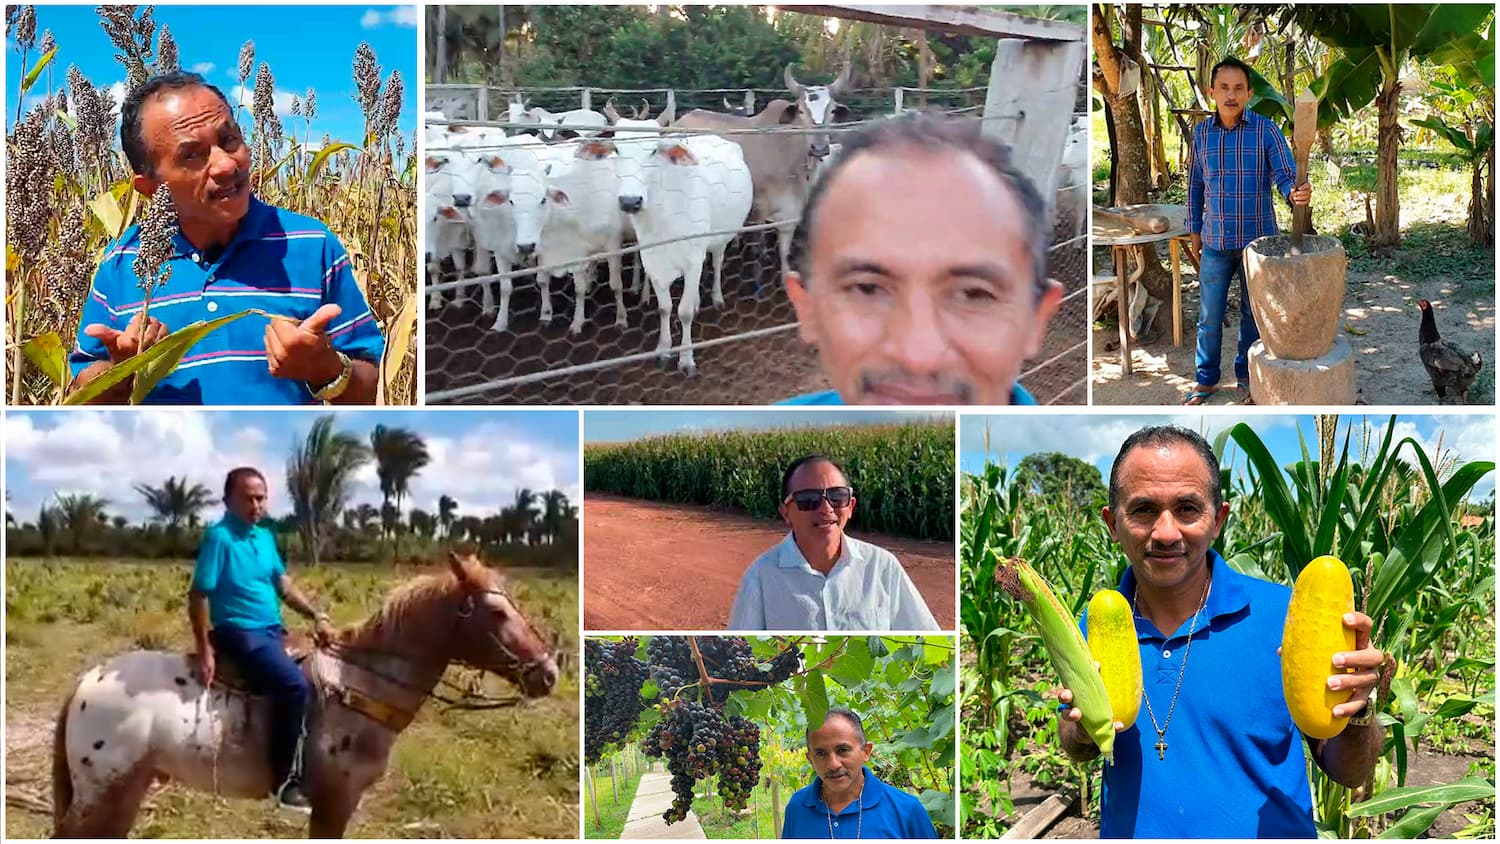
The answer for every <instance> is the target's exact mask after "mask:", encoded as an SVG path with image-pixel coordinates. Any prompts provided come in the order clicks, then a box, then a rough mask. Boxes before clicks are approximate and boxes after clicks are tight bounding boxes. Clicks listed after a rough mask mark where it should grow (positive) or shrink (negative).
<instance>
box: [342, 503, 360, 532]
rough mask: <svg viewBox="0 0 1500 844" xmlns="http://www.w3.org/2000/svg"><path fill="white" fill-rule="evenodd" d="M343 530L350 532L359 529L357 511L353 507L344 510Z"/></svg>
mask: <svg viewBox="0 0 1500 844" xmlns="http://www.w3.org/2000/svg"><path fill="white" fill-rule="evenodd" d="M344 530H347V531H349V532H350V533H353V532H354V531H356V530H359V511H358V510H356V509H354V508H353V507H349V508H346V509H345V510H344Z"/></svg>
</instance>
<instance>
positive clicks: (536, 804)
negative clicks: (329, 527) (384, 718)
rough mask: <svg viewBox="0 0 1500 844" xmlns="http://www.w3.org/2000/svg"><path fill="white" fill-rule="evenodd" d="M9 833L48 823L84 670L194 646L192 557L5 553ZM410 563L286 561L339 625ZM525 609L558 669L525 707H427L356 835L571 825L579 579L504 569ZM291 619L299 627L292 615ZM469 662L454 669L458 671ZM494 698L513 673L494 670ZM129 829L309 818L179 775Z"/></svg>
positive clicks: (237, 834)
mask: <svg viewBox="0 0 1500 844" xmlns="http://www.w3.org/2000/svg"><path fill="white" fill-rule="evenodd" d="M5 571H6V594H5V606H6V616H7V623H6V630H5V640H6V651H7V657H6V664H5V680H6V687H7V688H6V728H7V729H6V756H7V758H6V772H5V773H6V783H7V797H8V798H9V802H10V807H9V809H10V810H9V811H8V812H7V813H6V820H5V834H6V837H7V838H41V837H46V836H47V835H48V834H50V832H51V817H50V814H48V811H49V810H46V805H47V804H48V803H49V802H50V790H51V789H50V770H51V769H50V765H51V739H52V722H53V719H54V717H55V714H56V710H57V707H58V705H59V703H60V701H61V700H62V697H63V695H65V694H66V693H67V691H68V689H69V688H70V687H71V685H72V684H73V683H74V682H75V680H76V678H77V677H78V676H79V675H80V674H82V672H83V671H85V670H86V669H87V668H88V667H89V666H91V665H93V664H95V663H97V662H100V661H102V660H103V659H104V658H106V657H108V656H110V655H113V654H116V653H119V652H122V651H126V650H130V649H132V648H140V647H146V648H165V649H187V648H188V647H190V642H191V634H190V632H189V629H188V624H187V613H186V611H185V609H184V596H185V594H186V590H187V585H188V581H189V577H190V574H191V568H190V565H189V564H188V563H187V562H186V561H183V562H173V563H141V562H132V561H120V562H100V561H90V562H80V561H69V560H61V561H39V560H15V559H11V560H7V561H6V564H5ZM416 573H417V571H416V570H413V569H400V570H394V571H393V570H392V569H390V568H388V567H382V566H369V565H344V564H325V565H323V566H321V567H319V568H317V569H302V570H298V571H295V572H293V577H294V578H296V580H297V582H298V584H299V585H300V586H301V588H302V589H303V591H304V592H306V593H308V595H309V597H310V598H312V600H313V601H314V603H316V604H319V605H321V606H328V607H329V608H330V612H331V614H332V615H333V617H334V620H335V622H337V623H339V624H346V623H350V622H354V621H357V620H359V619H362V618H364V617H365V616H366V615H368V614H369V613H370V612H372V611H373V610H374V609H375V608H376V607H378V606H379V605H380V603H381V600H382V598H383V596H384V595H385V593H386V592H387V591H388V590H389V589H390V588H391V587H393V586H394V585H396V584H397V583H400V582H402V581H404V580H406V579H407V578H409V577H411V576H414V575H415V574H416ZM508 576H509V579H510V583H511V588H512V591H513V592H514V594H515V597H516V600H517V602H518V603H519V605H520V606H521V608H522V611H523V612H525V613H526V614H527V616H528V617H529V618H530V619H531V620H532V622H533V623H534V624H536V625H537V626H538V628H539V629H541V630H543V631H544V635H546V634H548V633H550V634H553V635H555V636H556V637H557V642H558V653H559V654H560V658H559V666H560V667H561V668H562V671H563V675H562V679H561V681H560V682H559V684H558V687H557V689H556V690H555V691H554V693H553V694H552V695H551V696H550V697H548V698H546V699H544V700H540V701H537V702H535V703H533V704H531V705H528V706H524V707H518V708H513V709H500V710H492V711H477V712H463V711H450V712H441V711H439V708H438V706H435V705H432V704H429V705H428V706H427V707H425V708H424V709H423V710H422V712H421V714H420V715H419V716H418V718H417V720H416V721H415V722H414V723H413V724H412V725H411V727H409V728H408V729H407V730H406V732H405V733H404V734H403V735H402V736H401V739H400V740H399V741H398V742H397V743H396V746H395V751H394V752H393V754H392V758H391V765H390V768H389V770H388V772H387V774H386V777H385V778H384V779H383V780H382V781H381V782H379V783H378V784H376V786H375V787H374V788H372V789H370V791H368V792H367V793H366V794H365V798H364V801H363V803H362V804H361V806H360V809H359V811H358V812H356V813H355V815H354V819H353V821H352V823H351V824H350V828H349V835H350V836H351V837H365V838H413V837H458V838H530V837H553V838H557V837H563V838H571V837H573V836H575V835H577V834H578V804H579V798H580V795H579V791H578V764H579V763H578V718H579V711H578V668H577V665H578V660H577V653H578V633H577V631H578V609H577V607H578V584H577V581H576V580H575V579H574V578H572V577H566V578H565V577H560V576H558V575H557V574H556V573H554V572H544V571H538V570H521V569H513V570H509V571H508ZM284 615H285V617H286V618H287V621H288V626H289V629H293V628H294V627H296V626H297V625H296V624H295V623H294V621H293V620H294V619H296V622H301V620H300V619H297V618H296V616H295V614H294V613H292V612H290V611H287V612H285V613H284ZM460 671H463V672H464V673H468V672H467V670H464V669H452V670H451V671H450V677H451V676H452V675H453V674H454V673H456V672H460ZM485 686H486V688H487V689H488V690H489V691H490V692H491V693H493V694H504V693H505V692H506V690H507V689H508V684H506V683H505V682H504V681H502V680H499V679H497V678H494V677H487V678H486V679H485ZM133 834H134V835H137V836H143V837H145V836H150V837H188V838H268V837H276V838H283V837H293V838H295V837H302V836H304V835H305V834H306V824H305V820H304V819H301V818H298V817H296V816H291V815H288V814H286V813H279V812H277V811H276V810H274V809H273V808H271V806H270V804H269V803H268V802H257V801H244V800H228V799H220V798H215V797H213V796H211V795H207V794H201V793H197V792H191V791H188V790H186V789H182V788H178V787H176V786H173V785H171V784H168V785H166V786H163V787H160V788H159V789H157V790H155V791H154V792H153V793H152V795H151V796H150V797H148V798H147V801H146V805H145V808H144V809H143V811H142V813H141V817H140V819H139V821H138V822H137V824H136V827H135V830H134V833H133Z"/></svg>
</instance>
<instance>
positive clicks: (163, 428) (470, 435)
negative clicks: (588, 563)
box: [5, 408, 580, 521]
mask: <svg viewBox="0 0 1500 844" xmlns="http://www.w3.org/2000/svg"><path fill="white" fill-rule="evenodd" d="M325 412H326V411H325ZM320 415H322V413H320V412H319V411H270V412H266V411H262V412H256V411H205V410H196V409H175V408H174V409H147V408H131V409H128V410H76V409H68V410H51V411H43V410H36V411H20V410H12V411H8V412H7V413H6V418H5V447H6V454H5V474H6V492H7V493H8V495H9V496H10V500H9V501H8V502H7V507H8V508H9V510H10V512H11V513H13V514H14V515H15V517H16V518H17V520H19V521H35V520H36V515H37V512H38V510H40V508H41V506H42V504H43V503H45V502H46V501H47V500H48V499H50V498H51V497H52V496H53V495H54V494H56V493H79V492H82V493H90V494H93V495H97V496H102V497H104V498H107V499H109V501H110V502H111V505H110V507H109V508H107V510H108V512H109V513H110V514H111V515H122V516H127V517H129V518H130V519H131V520H133V521H137V520H140V519H142V518H143V517H145V515H146V507H145V504H144V503H143V501H142V499H141V496H140V495H139V494H137V493H136V492H135V491H134V486H135V485H136V484H140V483H145V484H150V485H152V486H160V485H161V483H162V481H164V480H165V479H166V478H167V477H169V476H175V477H186V478H188V479H190V480H192V481H195V482H198V483H201V484H203V485H204V486H206V487H208V488H209V489H210V490H213V491H215V497H216V498H217V493H218V491H220V490H222V489H223V485H224V474H225V473H226V472H228V471H229V470H230V469H232V468H234V467H235V466H241V465H249V466H256V467H257V468H259V469H261V471H263V472H264V473H265V475H266V478H267V480H268V481H269V482H270V486H271V512H272V514H273V515H282V514H285V513H286V512H289V511H290V510H291V503H290V499H289V498H288V497H287V494H286V483H285V476H286V461H287V457H288V455H289V454H290V452H291V448H292V445H293V443H294V442H299V441H300V440H301V439H302V438H303V437H304V436H305V435H306V433H307V431H308V429H309V428H310V427H312V423H313V421H314V420H315V419H316V418H317V417H318V416H320ZM337 416H338V423H337V427H338V429H339V430H343V431H348V432H350V433H352V434H354V435H356V436H358V437H359V438H360V439H361V440H364V441H366V442H368V438H369V434H370V431H371V429H373V428H374V427H375V425H376V424H384V425H394V426H400V427H405V428H410V429H412V430H414V431H416V432H417V433H418V434H420V435H421V436H422V437H423V438H424V439H425V440H426V441H427V447H428V452H429V454H430V455H431V457H432V460H431V462H430V463H429V464H428V465H427V467H426V468H424V469H423V470H422V472H421V474H419V475H418V476H417V477H416V479H415V480H414V481H413V482H412V493H411V497H410V498H409V499H408V504H407V506H408V508H410V507H420V508H422V509H425V510H428V511H432V510H435V509H436V507H437V498H438V496H439V495H441V494H444V493H446V494H448V495H451V496H453V497H454V498H455V499H457V500H458V502H459V512H460V513H471V514H480V513H491V512H495V511H497V510H499V508H500V507H501V506H502V505H505V504H508V503H509V502H510V501H512V500H513V499H514V496H515V491H516V490H517V489H518V488H520V487H522V486H525V487H529V488H530V489H532V490H546V489H561V490H562V491H564V492H566V493H567V494H568V498H569V499H570V500H572V501H573V502H575V503H577V502H578V501H579V500H580V497H579V487H578V413H577V411H573V410H521V409H503V410H499V409H474V410H470V409H459V410H362V411H339V412H338V413H337ZM366 502H368V503H371V504H375V505H377V506H378V505H379V503H380V488H379V486H378V483H377V480H376V477H375V469H374V466H373V464H372V465H370V466H367V467H365V468H364V469H362V470H360V472H359V474H358V475H357V476H356V489H355V493H354V496H353V504H355V505H358V504H361V503H366ZM216 511H217V507H215V508H212V509H211V510H210V511H208V512H209V513H211V512H216Z"/></svg>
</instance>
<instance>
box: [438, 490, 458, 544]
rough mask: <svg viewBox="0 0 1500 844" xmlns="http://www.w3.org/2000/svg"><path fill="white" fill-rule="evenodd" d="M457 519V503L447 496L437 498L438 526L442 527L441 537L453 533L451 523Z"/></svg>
mask: <svg viewBox="0 0 1500 844" xmlns="http://www.w3.org/2000/svg"><path fill="white" fill-rule="evenodd" d="M457 517H458V502H457V501H455V500H454V499H453V497H452V496H449V495H441V496H438V524H440V525H442V527H443V536H444V537H447V536H449V535H451V534H452V532H453V522H454V520H455V519H456V518H457Z"/></svg>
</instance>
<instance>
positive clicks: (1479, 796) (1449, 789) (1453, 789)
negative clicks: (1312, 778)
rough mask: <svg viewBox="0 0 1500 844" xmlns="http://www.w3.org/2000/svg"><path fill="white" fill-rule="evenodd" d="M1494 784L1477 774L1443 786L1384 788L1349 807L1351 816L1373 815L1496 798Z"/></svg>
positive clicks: (1364, 816)
mask: <svg viewBox="0 0 1500 844" xmlns="http://www.w3.org/2000/svg"><path fill="white" fill-rule="evenodd" d="M1494 797H1495V784H1494V783H1493V782H1491V781H1489V780H1484V779H1480V778H1478V777H1468V778H1466V779H1462V780H1459V781H1458V782H1452V783H1445V784H1442V785H1412V786H1406V787H1404V788H1392V789H1388V790H1386V791H1382V792H1381V793H1380V794H1377V795H1375V796H1374V797H1372V798H1371V799H1369V800H1366V801H1364V802H1363V803H1355V804H1354V805H1353V806H1350V807H1349V817H1351V818H1372V817H1376V816H1378V815H1385V814H1389V813H1391V812H1399V811H1401V810H1402V809H1409V808H1411V807H1412V806H1422V805H1432V804H1436V805H1438V806H1452V805H1455V804H1457V803H1467V802H1468V801H1470V800H1485V799H1491V800H1493V799H1494Z"/></svg>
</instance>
